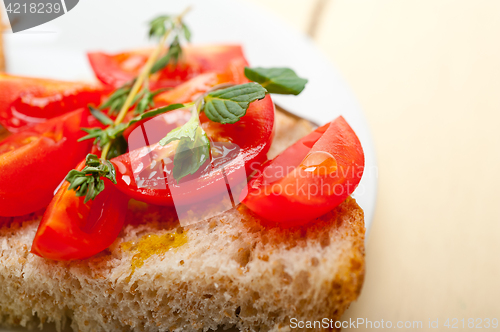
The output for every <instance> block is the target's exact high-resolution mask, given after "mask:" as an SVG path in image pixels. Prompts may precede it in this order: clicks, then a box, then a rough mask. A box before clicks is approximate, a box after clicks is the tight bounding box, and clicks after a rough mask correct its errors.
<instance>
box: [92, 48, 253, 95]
mask: <svg viewBox="0 0 500 332" xmlns="http://www.w3.org/2000/svg"><path fill="white" fill-rule="evenodd" d="M183 52H184V57H183V59H181V60H180V61H179V63H178V64H177V66H167V67H166V68H165V69H163V70H161V71H160V72H158V73H156V74H155V75H153V76H152V77H151V79H150V86H151V89H153V90H155V89H158V88H165V87H175V86H177V85H179V84H180V83H182V82H184V81H187V80H188V79H191V78H193V77H195V76H197V75H199V74H202V73H207V72H218V73H228V74H233V75H238V77H239V78H238V80H244V79H245V78H244V75H243V71H241V70H239V69H238V68H241V67H244V66H248V63H247V61H246V59H245V57H244V56H243V51H242V49H241V46H239V45H207V46H185V47H183ZM150 53H151V50H148V49H145V50H135V51H130V52H123V53H118V54H106V53H102V52H93V53H88V58H89V61H90V65H91V66H92V69H93V70H94V73H95V75H96V77H97V78H98V79H99V80H100V81H101V82H102V83H104V84H106V85H108V86H112V87H114V88H118V87H120V86H122V85H123V84H124V83H127V82H129V81H130V80H132V79H133V78H135V77H136V76H137V75H138V73H139V71H140V69H141V68H142V66H143V65H144V64H145V63H146V61H147V59H148V57H149V55H150Z"/></svg>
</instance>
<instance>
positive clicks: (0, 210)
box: [0, 108, 99, 216]
mask: <svg viewBox="0 0 500 332" xmlns="http://www.w3.org/2000/svg"><path fill="white" fill-rule="evenodd" d="M98 125H99V124H98V123H97V121H96V120H95V119H94V118H93V117H92V116H91V115H90V113H89V112H88V110H85V109H83V108H82V109H79V110H76V111H73V112H71V113H67V114H64V115H61V116H58V117H56V118H53V119H50V120H48V121H46V122H44V123H40V124H37V125H35V126H33V127H29V128H25V129H23V130H22V131H20V132H18V133H16V134H12V135H11V136H9V137H7V138H6V139H5V140H3V141H1V142H0V216H20V215H24V214H28V213H31V212H34V211H36V210H38V209H41V208H43V207H45V206H47V205H48V204H49V203H50V201H51V199H52V197H53V196H54V190H55V189H56V188H57V186H58V185H59V184H60V183H61V181H62V180H63V179H64V177H65V176H66V174H67V173H68V171H69V170H71V169H72V168H73V167H75V165H76V164H77V163H78V162H79V161H80V160H82V159H83V158H85V156H86V154H87V153H88V152H89V151H90V147H91V145H92V142H91V141H90V140H88V141H83V142H78V141H77V140H78V139H79V138H80V137H82V136H83V135H85V133H84V132H83V131H81V130H80V128H81V127H95V126H98Z"/></svg>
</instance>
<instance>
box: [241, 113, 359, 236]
mask: <svg viewBox="0 0 500 332" xmlns="http://www.w3.org/2000/svg"><path fill="white" fill-rule="evenodd" d="M363 169H364V154H363V149H362V147H361V143H360V142H359V139H358V137H357V136H356V134H355V133H354V131H353V130H352V129H351V127H350V126H349V124H348V123H347V122H346V121H345V120H344V118H343V117H338V118H337V119H335V120H334V121H333V122H331V123H329V124H326V125H324V126H322V127H320V128H318V129H316V130H315V131H314V132H312V133H311V134H309V135H307V136H306V137H304V138H302V139H300V140H299V141H298V142H296V143H295V144H294V145H292V146H291V147H289V148H288V149H286V150H285V151H284V152H282V153H281V154H280V155H278V156H277V157H276V158H275V159H273V160H271V161H269V162H267V163H265V164H264V165H263V166H262V168H260V169H259V170H258V172H256V174H255V175H254V176H253V177H252V179H251V180H250V182H249V185H248V195H247V196H246V197H245V198H244V199H242V202H243V204H245V205H246V206H247V207H248V208H249V209H250V210H252V211H253V212H255V213H256V214H258V215H259V216H261V217H264V218H265V219H267V220H269V221H271V222H274V223H277V224H279V225H280V226H281V227H291V226H299V225H302V224H305V223H307V222H309V221H311V220H312V219H315V218H317V217H319V216H321V215H323V214H325V213H326V212H328V211H330V210H332V209H333V208H334V207H335V206H337V205H339V204H340V203H342V202H343V201H344V200H345V199H346V198H347V196H349V195H350V194H351V193H352V192H353V191H354V189H355V188H356V186H357V185H358V183H359V181H360V180H361V176H362V175H363Z"/></svg>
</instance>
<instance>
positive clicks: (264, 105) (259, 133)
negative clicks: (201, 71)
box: [112, 95, 274, 205]
mask: <svg viewBox="0 0 500 332" xmlns="http://www.w3.org/2000/svg"><path fill="white" fill-rule="evenodd" d="M168 114H169V113H166V114H165V116H168ZM200 121H201V124H202V127H203V129H204V130H205V132H206V133H207V135H208V137H209V138H210V139H211V140H212V145H213V146H215V145H219V146H220V145H223V144H231V145H232V146H236V145H237V146H238V147H239V152H238V156H237V157H238V159H236V158H235V159H231V158H229V159H228V158H226V159H224V158H213V159H212V167H213V168H206V169H204V170H200V172H199V173H197V174H196V175H195V176H193V177H191V178H190V179H193V178H196V177H197V176H201V177H200V178H199V180H197V181H196V182H194V183H193V184H192V185H189V186H188V187H187V189H186V192H185V193H184V194H183V195H182V196H177V197H176V199H177V202H179V200H180V201H183V202H185V203H186V204H192V203H195V202H197V201H200V200H203V199H206V198H207V197H209V196H210V195H213V194H214V192H213V190H214V188H216V187H217V188H219V187H220V181H224V179H223V178H221V177H220V174H219V173H218V172H216V171H213V169H215V170H217V169H220V168H222V167H223V168H224V171H225V174H226V175H227V176H228V177H229V178H230V177H231V176H233V175H235V174H236V173H237V172H238V171H239V170H240V169H242V168H243V167H244V168H245V172H246V175H247V176H248V175H249V174H250V173H251V172H252V171H253V169H254V168H255V167H256V165H260V164H261V163H262V162H263V161H265V160H266V155H267V152H268V151H269V146H270V143H271V140H272V136H273V129H274V104H273V102H272V100H271V97H270V96H269V95H267V96H266V97H265V98H264V99H262V100H259V101H255V102H253V103H251V104H250V106H249V108H248V110H247V114H246V115H245V116H244V117H242V118H241V120H240V121H238V122H236V123H234V124H224V125H223V124H220V123H215V122H212V121H210V120H208V118H207V117H206V116H205V115H204V114H202V115H201V116H200ZM139 129H140V128H139ZM217 142H219V143H217ZM216 143H217V144H216ZM129 144H130V136H129ZM146 145H147V144H143V146H146ZM149 149H150V152H149V153H147V154H144V153H143V149H141V148H139V147H137V148H136V149H135V150H133V151H130V152H129V153H127V154H124V155H121V156H119V157H116V158H114V159H112V162H113V163H114V165H115V168H116V172H117V176H116V180H117V188H118V189H119V190H121V191H122V192H123V193H125V194H127V195H128V196H130V197H132V198H134V199H137V200H140V201H143V202H146V203H151V204H156V205H173V198H172V194H171V190H170V188H169V186H168V183H173V180H172V179H170V181H168V180H169V178H168V175H167V176H166V178H165V173H163V170H164V168H163V166H162V167H160V166H158V167H160V168H158V169H157V170H156V171H157V172H159V173H162V174H163V177H164V178H163V179H162V180H160V181H161V183H160V184H161V186H160V185H158V186H156V187H154V186H153V187H144V188H141V187H140V186H139V185H138V184H137V183H136V180H135V175H134V172H133V168H134V164H138V163H140V162H142V163H143V164H145V165H147V163H150V159H149V158H150V155H162V154H163V153H164V152H162V149H163V147H161V146H159V144H153V145H150V147H149ZM169 156H170V157H171V155H169ZM146 159H147V160H146ZM169 165H170V166H168V165H167V166H166V167H167V168H168V167H171V166H173V164H169Z"/></svg>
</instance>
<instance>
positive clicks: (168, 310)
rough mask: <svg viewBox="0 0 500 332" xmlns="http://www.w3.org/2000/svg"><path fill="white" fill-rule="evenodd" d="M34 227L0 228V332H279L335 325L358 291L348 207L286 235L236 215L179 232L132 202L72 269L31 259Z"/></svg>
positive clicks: (33, 219)
mask: <svg viewBox="0 0 500 332" xmlns="http://www.w3.org/2000/svg"><path fill="white" fill-rule="evenodd" d="M40 217H41V213H34V214H31V215H28V216H24V217H16V218H9V219H7V218H3V219H2V218H1V217H0V225H1V224H2V223H3V224H4V226H1V227H0V325H4V326H11V325H21V326H25V327H28V328H34V327H37V326H39V327H41V326H43V324H45V323H49V322H53V323H55V324H56V327H57V329H61V328H64V327H65V326H66V325H68V324H70V325H71V327H72V329H73V330H74V331H172V332H173V331H208V330H210V329H217V328H218V327H223V328H228V327H232V326H236V327H237V328H238V329H240V330H241V331H266V332H267V331H290V330H291V329H290V327H289V326H290V319H291V318H297V319H298V320H321V319H322V318H325V317H327V318H330V319H334V320H335V319H339V318H340V316H341V315H342V313H343V312H344V311H345V309H346V308H347V307H348V306H349V304H350V303H351V302H352V301H353V300H355V299H356V298H357V296H358V295H359V292H360V289H361V286H362V283H363V277H364V272H365V263H364V233H365V228H364V221H363V211H362V210H361V208H360V207H359V206H358V205H357V204H356V202H355V200H354V199H352V198H348V199H347V200H346V201H345V202H344V203H342V204H341V205H340V206H338V207H337V208H335V209H334V210H332V211H331V212H329V213H327V214H326V215H324V216H322V217H320V218H318V219H316V220H314V221H313V222H311V223H310V224H309V225H307V226H305V227H299V228H292V229H281V228H279V227H274V228H273V227H265V226H263V225H262V224H261V223H260V222H259V218H258V217H257V216H255V215H253V214H252V213H251V212H250V211H249V210H247V209H246V208H245V207H244V206H242V205H240V206H238V207H237V208H234V209H232V210H229V211H228V212H226V213H224V214H223V215H221V216H217V217H214V218H211V219H209V220H207V221H204V222H201V223H198V224H195V225H191V226H189V227H184V228H183V227H180V225H179V223H178V221H177V220H176V218H175V213H174V212H173V210H172V209H171V208H167V207H156V206H150V205H146V204H144V203H139V202H136V201H131V203H130V204H129V211H128V215H127V221H126V225H125V227H124V229H123V231H122V233H121V234H120V236H119V238H118V239H117V240H116V241H115V242H114V243H113V245H112V246H111V247H110V248H109V249H107V250H105V251H104V252H102V253H100V254H98V255H96V256H94V257H92V258H90V259H87V260H84V261H73V262H56V261H50V260H46V259H43V258H40V257H38V256H35V255H33V254H31V253H30V247H31V243H32V241H33V237H34V235H35V233H36V229H37V227H38V224H39V220H40Z"/></svg>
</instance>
